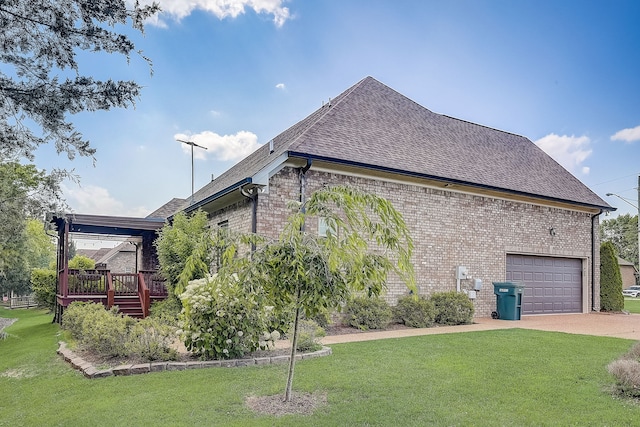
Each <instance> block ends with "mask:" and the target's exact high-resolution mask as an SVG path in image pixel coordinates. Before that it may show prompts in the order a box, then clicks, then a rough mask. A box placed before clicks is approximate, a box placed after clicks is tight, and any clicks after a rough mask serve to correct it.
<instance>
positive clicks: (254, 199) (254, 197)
mask: <svg viewBox="0 0 640 427" xmlns="http://www.w3.org/2000/svg"><path fill="white" fill-rule="evenodd" d="M240 194H242V195H243V196H244V197H246V198H247V199H250V200H251V233H252V234H256V233H257V232H258V189H257V188H256V187H254V188H253V189H251V190H250V192H248V191H246V190H245V189H244V188H242V186H240ZM255 251H256V244H255V242H252V243H251V253H254V252H255Z"/></svg>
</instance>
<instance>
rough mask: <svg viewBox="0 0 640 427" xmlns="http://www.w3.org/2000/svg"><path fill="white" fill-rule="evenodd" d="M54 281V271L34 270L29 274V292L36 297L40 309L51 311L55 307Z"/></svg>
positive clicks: (55, 278)
mask: <svg viewBox="0 0 640 427" xmlns="http://www.w3.org/2000/svg"><path fill="white" fill-rule="evenodd" d="M56 280H57V274H56V271H55V270H50V269H47V268H36V269H35V270H33V271H32V272H31V290H32V291H33V293H34V294H35V296H36V301H38V305H39V306H40V307H46V308H48V309H49V311H53V310H54V309H55V306H56Z"/></svg>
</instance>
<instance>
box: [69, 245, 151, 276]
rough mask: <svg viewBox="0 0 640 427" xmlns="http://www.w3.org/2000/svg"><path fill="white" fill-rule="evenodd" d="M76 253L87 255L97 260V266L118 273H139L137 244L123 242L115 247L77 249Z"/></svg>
mask: <svg viewBox="0 0 640 427" xmlns="http://www.w3.org/2000/svg"><path fill="white" fill-rule="evenodd" d="M76 253H78V254H80V255H85V256H87V257H89V258H91V259H92V260H94V261H95V262H96V267H98V266H99V267H100V268H101V269H103V270H110V271H113V272H118V273H137V271H136V270H137V267H138V264H139V260H137V250H136V245H135V244H133V243H131V242H123V243H120V244H119V245H118V246H116V247H114V248H100V249H77V250H76Z"/></svg>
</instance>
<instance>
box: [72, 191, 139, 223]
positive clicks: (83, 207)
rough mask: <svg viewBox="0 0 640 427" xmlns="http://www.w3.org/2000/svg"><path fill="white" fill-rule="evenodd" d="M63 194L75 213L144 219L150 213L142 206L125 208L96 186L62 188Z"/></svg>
mask: <svg viewBox="0 0 640 427" xmlns="http://www.w3.org/2000/svg"><path fill="white" fill-rule="evenodd" d="M63 193H64V196H65V198H66V200H67V203H68V204H69V206H71V207H72V208H73V210H74V212H76V213H81V214H93V215H114V216H132V217H145V216H147V215H148V214H149V213H151V211H150V210H149V209H147V208H144V207H142V206H137V207H132V206H126V205H125V204H124V203H123V202H121V201H119V200H116V199H115V198H114V197H113V196H112V195H110V194H109V190H107V189H106V188H103V187H98V186H97V185H84V186H73V187H67V186H63Z"/></svg>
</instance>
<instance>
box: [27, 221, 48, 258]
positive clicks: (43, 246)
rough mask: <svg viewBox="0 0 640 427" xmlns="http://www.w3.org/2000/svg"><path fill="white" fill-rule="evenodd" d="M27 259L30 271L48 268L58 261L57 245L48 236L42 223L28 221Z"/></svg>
mask: <svg viewBox="0 0 640 427" xmlns="http://www.w3.org/2000/svg"><path fill="white" fill-rule="evenodd" d="M26 233H27V242H26V248H25V251H26V254H25V255H26V257H27V262H28V264H29V269H34V268H47V267H48V266H49V265H50V264H51V263H52V262H54V261H55V259H56V245H55V244H54V243H53V240H52V237H51V236H49V235H48V234H47V232H46V231H45V228H44V224H43V223H42V221H39V220H36V219H29V220H27V227H26Z"/></svg>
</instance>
